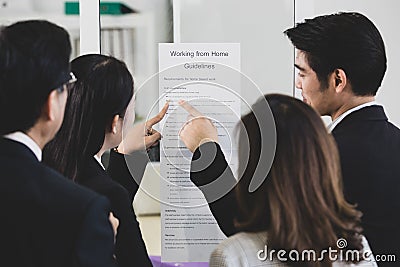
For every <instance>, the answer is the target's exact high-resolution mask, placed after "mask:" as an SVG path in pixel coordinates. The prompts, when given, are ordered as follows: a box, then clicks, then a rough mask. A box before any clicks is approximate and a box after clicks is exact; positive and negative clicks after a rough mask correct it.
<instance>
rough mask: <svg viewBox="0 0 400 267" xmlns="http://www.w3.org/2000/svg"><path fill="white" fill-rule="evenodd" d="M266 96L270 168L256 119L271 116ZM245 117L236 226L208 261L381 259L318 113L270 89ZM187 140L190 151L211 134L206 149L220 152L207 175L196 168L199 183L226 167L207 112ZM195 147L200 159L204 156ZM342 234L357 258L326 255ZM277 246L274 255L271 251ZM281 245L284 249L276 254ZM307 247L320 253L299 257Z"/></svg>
mask: <svg viewBox="0 0 400 267" xmlns="http://www.w3.org/2000/svg"><path fill="white" fill-rule="evenodd" d="M265 103H268V104H269V106H270V109H271V111H272V115H273V117H274V120H275V127H276V138H277V145H276V152H275V157H274V160H273V163H272V166H271V169H270V170H269V172H268V170H267V169H263V168H261V169H260V166H258V164H259V163H260V164H263V162H260V159H261V153H262V150H263V149H266V148H264V147H261V146H260V144H261V143H262V139H263V138H266V136H264V131H263V129H260V123H259V120H258V118H261V119H262V117H263V116H265V112H266V111H265V108H266V106H265ZM182 106H183V107H184V108H186V109H187V110H188V111H189V112H190V113H191V115H193V107H191V106H189V104H187V103H182ZM197 115H198V114H197ZM193 116H196V114H194V115H193ZM241 123H242V124H241V125H242V127H240V128H239V148H238V149H239V151H238V154H239V169H238V171H239V173H240V174H241V176H240V177H241V179H240V180H239V181H238V183H237V184H236V185H235V186H234V190H233V191H232V192H233V193H234V194H235V196H234V197H233V199H232V201H234V202H233V203H230V204H229V206H230V207H231V208H230V209H232V210H234V216H233V218H232V219H233V221H232V224H233V225H234V228H235V230H234V234H233V235H232V236H231V237H229V238H228V239H226V240H224V241H223V242H222V243H221V244H220V245H219V246H218V247H217V248H216V249H215V250H214V252H213V253H212V255H211V258H210V266H272V265H273V266H288V265H289V266H290V265H296V266H351V264H353V262H354V263H355V264H356V266H376V263H375V262H373V256H372V253H371V251H370V248H369V245H368V242H367V240H366V238H365V237H364V236H363V235H361V232H362V228H361V227H360V219H361V215H362V214H361V212H360V211H358V210H356V209H355V207H354V206H352V205H350V204H349V203H347V202H346V200H345V199H344V196H343V191H342V183H341V176H340V162H339V157H338V152H337V148H336V144H335V141H334V139H333V138H332V137H331V136H330V135H329V134H328V132H327V130H326V128H325V126H324V124H323V122H322V120H321V119H320V118H319V116H318V114H317V113H316V112H315V111H314V110H313V109H312V108H311V107H309V106H308V105H306V104H304V103H302V102H301V101H299V100H297V99H295V98H292V97H289V96H284V95H277V94H271V95H266V96H265V97H264V98H262V99H260V100H259V101H258V102H257V103H255V104H254V105H253V106H252V111H251V112H250V113H248V114H246V115H244V116H243V117H242V119H241ZM271 127H273V124H271ZM181 139H182V141H183V142H184V143H185V144H186V145H187V147H188V148H189V149H190V150H191V151H195V150H196V149H197V148H198V147H199V145H200V142H201V141H200V140H206V141H203V142H205V143H203V144H201V148H200V153H201V151H204V153H207V150H215V149H216V151H217V153H216V156H215V158H214V160H213V162H211V163H209V164H211V165H209V167H208V168H207V170H203V171H202V172H203V175H197V174H196V175H195V176H196V178H195V179H194V182H195V184H196V185H199V182H200V183H201V184H204V183H203V181H201V179H202V180H204V179H207V178H206V176H205V175H204V174H205V172H207V173H208V174H211V172H214V174H216V173H217V172H220V170H221V169H222V168H226V167H227V163H226V161H225V159H224V155H223V154H222V152H221V149H220V147H219V145H218V143H217V141H218V139H217V131H216V128H215V127H214V126H213V125H212V123H211V122H210V121H208V120H207V119H205V118H201V117H200V118H195V119H193V120H192V121H191V122H190V123H189V124H187V125H185V126H184V128H183V129H182V130H181ZM193 140H194V141H193ZM197 153H199V152H197V151H196V152H195V155H194V158H195V157H196V159H194V160H200V161H201V157H197V155H196V154H197ZM247 156H248V157H247ZM203 163H204V162H203ZM215 163H218V164H215ZM195 164H200V163H199V162H197V163H195ZM218 165H219V166H218ZM192 167H193V168H196V167H195V166H193V165H192ZM260 170H261V172H260ZM256 175H259V176H260V175H261V176H263V178H264V181H263V182H262V184H261V185H260V186H259V187H258V188H257V189H256V190H255V191H254V192H249V186H250V183H251V180H252V179H254V177H255V176H256ZM201 176H203V177H201ZM211 176H212V177H215V175H211ZM193 177H194V176H192V178H193ZM222 178H223V177H222ZM192 180H193V179H192ZM228 182H229V181H228ZM223 198H224V197H223ZM225 204H226V205H228V203H226V202H225ZM340 239H344V240H346V242H347V247H345V248H343V255H345V252H346V251H348V250H352V251H354V252H355V253H356V254H357V255H358V257H357V256H356V257H354V258H351V257H349V258H343V259H342V260H338V259H337V258H336V259H335V258H330V257H329V255H328V254H326V255H324V253H327V252H328V249H329V248H332V249H334V250H339V248H340V247H339V248H338V245H337V244H338V243H337V242H338V240H340ZM261 250H262V251H263V252H260V251H261ZM272 250H274V251H275V254H274V253H273V252H272V254H271V253H270V252H271V251H272ZM279 250H282V251H285V253H284V254H282V253H279V254H277V252H278V251H279ZM291 250H295V251H297V252H298V253H299V255H300V256H299V258H298V259H296V257H295V256H293V254H291V257H289V255H290V254H289V253H290V251H291ZM306 250H313V251H315V255H316V256H315V258H314V257H313V256H309V258H307V257H305V258H301V255H302V253H303V251H306ZM324 250H326V252H323V251H324ZM278 255H279V256H278ZM333 255H336V257H338V256H339V255H340V254H339V253H336V254H333ZM365 256H366V259H363V257H365ZM318 258H320V259H318Z"/></svg>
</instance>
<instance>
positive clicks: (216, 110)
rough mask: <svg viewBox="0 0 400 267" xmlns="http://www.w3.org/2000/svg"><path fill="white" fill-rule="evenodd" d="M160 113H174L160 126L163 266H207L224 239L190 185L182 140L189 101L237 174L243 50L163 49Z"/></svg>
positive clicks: (191, 45)
mask: <svg viewBox="0 0 400 267" xmlns="http://www.w3.org/2000/svg"><path fill="white" fill-rule="evenodd" d="M159 69H160V73H159V92H160V101H159V106H160V108H162V107H163V105H164V103H165V102H166V101H169V102H170V108H169V110H168V114H167V116H166V118H164V120H163V121H162V122H161V125H160V129H161V134H162V136H163V138H162V140H161V145H160V150H161V151H160V154H161V155H160V174H161V177H162V178H161V183H160V187H161V195H160V196H161V240H162V242H161V243H162V247H161V259H162V261H164V262H208V260H209V257H210V254H211V252H212V250H213V249H214V248H215V247H216V245H218V244H219V243H220V242H221V241H222V240H223V239H224V238H225V236H224V234H223V233H222V232H221V230H220V229H219V227H218V225H217V224H216V221H215V219H214V218H213V216H212V214H211V212H210V210H209V208H208V205H207V202H206V200H205V199H204V197H203V194H202V193H201V191H200V190H199V189H197V187H196V186H195V185H194V184H193V183H192V182H191V181H190V178H189V171H190V161H191V158H192V153H191V152H190V151H189V150H188V149H186V148H185V146H184V144H183V143H182V142H181V141H180V140H179V130H180V129H181V128H182V126H183V125H184V123H185V122H186V121H187V119H188V113H187V112H186V111H185V110H184V109H183V108H182V107H180V106H179V104H178V101H179V100H185V101H187V102H188V103H189V104H191V105H192V106H193V107H195V108H196V109H197V110H199V111H200V112H201V113H203V114H204V115H205V116H207V117H209V118H210V119H211V120H212V121H213V122H214V124H215V125H216V127H217V129H218V138H219V143H220V145H221V147H222V150H223V151H224V154H225V156H226V159H227V161H228V163H229V165H230V166H231V168H232V170H236V164H237V163H236V162H237V153H236V150H235V146H234V142H233V139H234V133H235V126H236V123H237V122H238V120H239V118H240V106H241V99H240V81H241V80H240V45H239V44H236V43H228V44H222V43H221V44H219V43H218V44H196V43H187V44H185V43H179V44H172V43H168V44H160V45H159Z"/></svg>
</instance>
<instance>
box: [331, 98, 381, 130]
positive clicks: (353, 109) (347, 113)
mask: <svg viewBox="0 0 400 267" xmlns="http://www.w3.org/2000/svg"><path fill="white" fill-rule="evenodd" d="M374 105H377V103H376V101H371V102H367V103H364V104H361V105H358V106H356V107H354V108H351V109H349V110H347V111H346V112H344V113H343V114H341V115H340V116H339V117H337V118H336V119H335V120H334V121H332V122H331V123H330V124H329V125H328V127H327V128H328V131H329V132H332V131H333V129H335V127H336V126H337V125H338V124H339V123H340V122H341V121H342V120H343V119H344V118H345V117H346V116H348V115H349V114H350V113H352V112H354V111H357V110H360V109H362V108H365V107H370V106H374Z"/></svg>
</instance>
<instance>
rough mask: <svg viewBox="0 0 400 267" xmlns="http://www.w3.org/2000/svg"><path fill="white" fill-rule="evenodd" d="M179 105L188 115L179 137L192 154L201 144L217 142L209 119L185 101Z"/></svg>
mask: <svg viewBox="0 0 400 267" xmlns="http://www.w3.org/2000/svg"><path fill="white" fill-rule="evenodd" d="M179 104H180V105H181V106H182V107H183V108H184V109H185V110H186V111H187V112H188V113H189V116H188V121H187V122H186V123H185V124H184V125H183V126H182V128H181V130H180V132H179V137H180V138H181V140H182V141H183V143H184V144H185V146H186V147H187V148H188V149H189V150H190V151H191V152H192V153H193V152H194V151H195V150H196V149H197V148H198V147H199V146H200V145H201V144H203V143H206V142H218V132H217V128H216V127H215V126H214V124H213V123H212V122H211V120H210V119H208V118H207V117H205V116H204V115H203V114H202V113H201V112H199V111H198V110H197V109H195V108H194V107H193V106H191V105H190V104H189V103H187V102H186V101H183V100H181V101H179Z"/></svg>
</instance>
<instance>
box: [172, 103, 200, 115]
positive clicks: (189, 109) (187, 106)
mask: <svg viewBox="0 0 400 267" xmlns="http://www.w3.org/2000/svg"><path fill="white" fill-rule="evenodd" d="M178 103H179V105H181V107H183V108H184V109H185V110H186V111H187V112H188V113H189V114H190V115H192V116H193V117H202V116H204V115H203V113H201V112H200V111H198V110H197V109H195V108H194V107H193V106H192V105H190V104H189V103H188V102H186V101H184V100H180V101H179V102H178Z"/></svg>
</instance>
